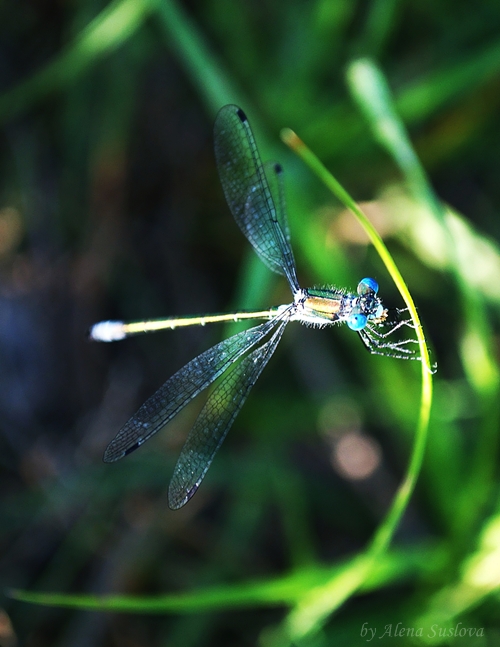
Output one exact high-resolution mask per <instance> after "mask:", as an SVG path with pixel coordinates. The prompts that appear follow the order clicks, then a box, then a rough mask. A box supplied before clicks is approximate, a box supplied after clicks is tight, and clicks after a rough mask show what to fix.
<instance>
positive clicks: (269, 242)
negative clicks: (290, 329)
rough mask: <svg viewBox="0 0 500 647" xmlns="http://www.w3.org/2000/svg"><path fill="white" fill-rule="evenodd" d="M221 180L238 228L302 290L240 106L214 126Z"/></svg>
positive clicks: (269, 262) (274, 267)
mask: <svg viewBox="0 0 500 647" xmlns="http://www.w3.org/2000/svg"><path fill="white" fill-rule="evenodd" d="M214 137H215V158H216V161H217V168H218V171H219V177H220V181H221V184H222V188H223V190H224V195H225V196H226V200H227V203H228V205H229V208H230V209H231V213H232V214H233V216H234V219H235V220H236V222H237V223H238V226H239V227H240V229H241V230H242V232H243V233H244V234H245V236H246V237H247V238H248V240H249V241H250V243H251V244H252V245H253V248H254V249H255V251H256V252H257V254H258V255H259V256H260V258H261V259H262V261H263V262H264V263H265V264H266V265H267V266H268V267H269V268H270V269H271V270H273V272H277V273H278V274H283V275H284V276H286V277H287V279H288V282H289V283H290V287H291V289H292V292H293V293H294V294H295V292H297V291H298V290H299V284H298V281H297V276H296V272H295V261H294V258H293V252H292V248H291V246H290V242H289V239H288V236H287V233H286V232H285V231H283V227H282V224H281V223H280V220H279V219H278V216H277V211H276V205H275V204H274V202H273V197H272V194H271V191H270V189H269V184H268V182H267V179H266V174H265V172H264V168H263V166H262V162H261V160H260V156H259V152H258V150H257V144H256V143H255V139H254V136H253V133H252V130H251V128H250V124H249V123H248V119H247V117H246V115H245V113H244V112H243V110H241V108H238V107H237V106H233V105H228V106H224V107H223V108H221V110H220V111H219V114H218V115H217V118H216V120H215V125H214Z"/></svg>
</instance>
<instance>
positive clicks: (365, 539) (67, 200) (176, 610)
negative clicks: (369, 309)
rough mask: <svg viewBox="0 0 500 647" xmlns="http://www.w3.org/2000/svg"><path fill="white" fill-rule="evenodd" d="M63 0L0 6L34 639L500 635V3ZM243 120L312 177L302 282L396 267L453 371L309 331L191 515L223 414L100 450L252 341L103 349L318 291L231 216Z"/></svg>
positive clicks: (1, 333) (295, 185) (460, 638)
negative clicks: (274, 259)
mask: <svg viewBox="0 0 500 647" xmlns="http://www.w3.org/2000/svg"><path fill="white" fill-rule="evenodd" d="M52 12H53V13H50V12H49V13H48V14H46V15H44V14H43V13H42V11H41V9H40V7H37V6H35V5H33V6H31V7H30V8H29V11H26V12H23V11H22V10H21V8H17V7H16V8H14V7H11V9H7V8H6V6H5V5H4V6H2V7H1V8H0V18H1V19H2V20H0V24H2V25H3V26H2V27H0V34H1V39H0V47H1V48H2V51H3V53H4V56H3V60H5V61H7V62H6V63H5V67H4V70H3V72H2V77H1V78H2V86H3V93H2V94H0V122H1V123H2V125H3V128H4V134H3V136H2V140H1V148H0V164H1V169H2V174H1V179H0V263H1V265H0V267H1V275H0V293H1V294H0V298H1V299H2V304H1V309H2V312H3V313H4V314H3V315H2V317H1V318H0V356H1V357H2V374H1V376H0V379H1V381H2V392H3V394H4V395H3V396H2V398H1V399H0V406H1V412H2V416H1V419H2V421H1V422H0V429H1V430H2V436H1V438H2V440H1V441H0V442H1V445H0V448H1V452H0V454H1V456H2V458H1V462H0V466H1V476H0V484H1V487H2V498H1V501H0V541H1V544H0V545H1V546H2V553H3V555H4V557H3V568H2V585H3V588H4V589H8V595H7V596H6V597H5V599H4V600H3V607H4V608H5V609H6V615H5V618H4V621H3V622H4V625H5V627H6V636H7V638H6V640H5V641H4V642H5V644H13V643H12V642H10V643H9V642H8V640H11V641H12V640H13V636H14V634H18V637H19V640H20V643H21V644H24V643H28V641H29V640H31V641H32V642H37V643H38V644H51V645H56V644H61V645H63V644H73V642H75V643H76V641H80V642H82V641H86V643H87V644H93V645H100V644H103V645H106V644H114V643H118V644H126V643H127V642H128V641H134V640H135V642H144V643H146V642H147V643H148V644H154V645H156V644H158V645H160V644H165V645H169V647H172V646H175V645H177V644H178V645H182V647H189V645H197V646H202V645H225V644H227V645H234V644H257V645H261V646H262V647H282V646H283V647H284V646H285V645H307V646H316V645H318V646H323V645H325V646H326V645H331V644H350V645H358V644H364V643H365V642H369V641H370V640H369V639H370V637H371V638H372V641H373V642H377V644H380V645H394V644H398V645H415V644H417V645H419V644H421V645H424V644H440V645H460V646H466V645H467V646H468V645H471V646H474V647H476V646H482V645H489V644H496V642H498V635H499V631H498V623H497V620H496V619H497V616H498V600H499V583H500V566H499V564H500V559H499V557H498V544H499V537H498V535H499V530H498V527H499V523H500V521H499V519H500V508H499V505H498V469H497V462H498V432H499V428H500V425H499V417H500V408H499V393H498V391H499V362H498V349H497V336H498V333H497V329H498V312H499V304H500V288H499V285H500V283H499V280H498V277H499V276H500V246H499V243H498V239H499V236H500V228H499V227H498V217H497V213H498V209H497V205H498V204H500V189H499V186H500V185H499V183H498V176H499V173H500V157H499V151H500V137H499V132H500V130H499V128H498V117H497V115H498V96H500V95H499V94H498V72H499V69H500V44H499V41H498V28H499V26H500V8H499V7H498V6H497V3H495V2H488V1H487V0H482V2H481V3H480V4H479V5H475V6H474V9H473V10H472V9H471V6H470V4H465V3H463V4H457V3H452V2H448V1H446V2H441V3H428V4H419V5H415V4H411V3H408V2H407V3H405V2H402V1H399V2H398V1H397V0H374V1H373V2H371V3H368V4H367V5H361V4H356V3H353V2H349V1H348V0H317V1H316V2H312V3H304V2H300V1H298V0H290V2H287V3H286V4H283V3H272V2H271V3H236V2H230V1H229V0H222V1H221V0H217V1H215V0H204V1H203V2H198V3H194V4H193V5H192V6H191V13H189V12H188V11H187V10H186V8H185V7H184V6H183V5H181V4H180V3H175V2H173V1H172V0H140V1H138V0H134V1H131V0H115V1H113V2H111V3H109V4H108V5H107V6H102V4H101V3H93V2H89V1H83V0H82V1H80V2H78V3H73V4H71V5H64V6H63V5H60V4H59V5H57V6H56V5H55V4H54V6H53V7H52ZM35 34H37V39H35V40H33V39H34V35H35ZM226 103H236V104H238V105H241V106H242V107H243V108H244V110H245V112H246V113H247V114H248V116H249V118H250V121H251V123H252V127H253V129H254V132H255V135H256V139H257V142H258V144H259V147H260V151H261V154H262V157H263V158H264V159H269V158H271V159H278V160H279V161H280V162H281V163H282V165H283V167H284V169H285V177H286V189H287V198H288V209H289V215H290V224H291V234H292V244H293V247H294V251H295V253H296V257H297V265H298V270H299V279H300V282H301V285H303V286H312V285H318V286H319V285H327V284H334V285H336V286H339V287H347V288H349V289H352V288H353V287H354V286H355V285H356V284H357V282H358V280H359V279H360V278H361V277H363V276H375V277H376V279H377V281H378V282H379V284H380V294H381V296H382V298H383V299H384V303H385V304H386V305H388V306H390V307H403V302H404V304H405V305H406V307H408V308H409V310H410V313H411V316H412V318H413V321H414V324H415V334H416V335H417V337H418V341H419V344H420V352H421V355H422V357H423V359H424V361H422V362H419V363H417V362H402V361H397V360H391V359H388V358H384V357H374V356H371V355H369V354H368V353H366V351H364V349H363V348H362V346H361V344H360V343H359V340H357V339H356V335H354V334H353V333H352V332H351V331H349V330H343V329H341V328H338V329H329V330H325V331H317V330H306V329H302V328H299V327H298V326H289V328H290V330H287V334H286V335H285V338H284V340H283V342H282V345H281V346H280V351H279V352H278V353H277V356H276V358H273V360H272V362H271V363H270V365H269V366H268V368H267V369H266V371H265V373H264V374H263V376H262V378H261V379H260V381H259V383H258V385H257V386H256V387H255V388H254V390H253V391H252V393H251V395H250V398H249V400H248V402H247V403H246V404H245V407H244V409H243V411H242V413H241V415H240V416H239V418H238V420H237V422H236V424H235V426H234V429H233V430H232V431H231V433H230V435H229V437H228V439H227V441H226V443H225V444H224V447H223V448H222V450H221V451H220V452H219V454H218V455H217V457H216V459H215V462H214V464H213V466H212V467H211V469H210V472H209V475H208V477H207V479H206V481H205V482H204V483H203V485H202V487H201V489H200V491H199V492H198V493H197V494H196V496H195V497H194V498H193V500H192V501H191V502H190V504H189V505H188V506H187V507H186V508H184V509H183V510H181V511H178V512H175V513H174V512H171V511H168V510H167V505H166V489H167V487H168V481H169V477H170V475H171V473H172V468H173V465H174V461H175V459H176V456H177V455H178V452H179V450H180V447H181V446H182V439H183V438H184V436H185V434H186V432H187V430H188V429H189V427H190V425H191V424H192V422H193V420H194V417H195V415H196V411H194V410H193V408H188V409H187V410H186V411H185V412H183V414H182V415H180V416H178V418H176V419H175V420H174V421H172V423H171V424H170V425H169V428H168V429H167V430H166V431H164V432H163V433H162V434H161V435H159V436H158V437H157V438H155V439H154V440H152V441H150V442H149V443H147V444H146V445H145V446H144V447H143V448H141V450H140V451H138V452H137V453H136V454H134V455H132V456H130V457H128V458H126V459H125V460H124V461H122V462H120V463H118V464H116V465H111V466H109V465H102V464H101V463H100V456H101V454H102V451H103V449H104V447H105V445H106V444H107V441H109V440H110V438H111V437H112V436H113V435H114V433H115V432H116V431H117V430H118V428H119V427H120V425H121V424H122V423H123V422H124V421H125V420H126V419H127V417H128V416H129V415H130V414H131V413H132V412H133V411H134V409H135V408H136V407H137V406H138V405H140V404H141V402H142V401H143V400H144V399H145V398H146V397H147V396H148V395H149V394H151V393H152V391H153V390H154V389H155V388H156V387H158V386H159V385H160V384H161V382H162V380H165V379H166V378H167V377H169V376H170V375H171V374H172V373H173V372H174V371H175V370H176V369H177V368H179V366H181V365H182V363H183V362H185V361H187V360H189V359H191V358H192V357H194V356H195V355H196V354H197V353H199V352H201V351H202V350H204V349H205V348H207V347H208V346H209V345H210V343H214V342H215V341H217V340H218V339H220V338H221V336H222V335H223V333H224V332H226V333H227V332H231V331H222V330H210V331H209V330H203V331H198V332H183V331H175V332H172V333H170V332H169V333H165V334H164V335H163V336H159V337H158V338H156V339H155V338H148V339H144V340H141V339H138V340H130V341H127V342H125V343H123V344H122V345H117V346H116V347H106V348H103V347H95V346H90V345H89V344H88V343H87V342H86V341H85V340H84V339H83V334H84V331H85V329H86V328H87V327H88V325H90V324H91V323H93V322H94V321H97V320H99V319H104V318H114V317H116V318H123V319H138V318H139V317H141V316H144V317H158V316H162V315H165V316H169V315H182V314H190V313H194V312H197V311H199V312H203V311H206V312H209V311H223V310H230V309H231V308H232V306H235V307H245V308H250V307H254V306H258V307H261V306H264V305H274V304H277V303H286V302H287V300H289V298H290V297H289V295H287V293H286V289H287V288H286V285H284V281H281V280H280V279H279V278H277V277H273V276H270V273H269V272H268V271H267V270H266V269H265V268H263V266H262V264H261V263H260V261H259V260H258V259H256V258H255V255H254V254H253V252H252V251H251V250H249V249H248V248H249V245H248V244H247V243H246V241H244V240H242V238H243V237H242V236H241V235H240V234H239V231H238V230H237V227H236V226H235V225H234V223H233V222H232V220H231V217H230V215H229V210H228V209H227V207H226V206H225V205H224V202H223V198H222V191H221V190H220V187H219V184H218V180H217V178H216V173H215V165H214V160H213V155H212V153H211V146H212V136H211V123H212V122H213V117H214V116H215V113H216V111H217V109H218V108H219V107H221V106H222V105H224V104H226ZM203 110H205V112H204V111H203ZM284 127H289V128H293V131H294V132H296V133H297V136H298V137H300V139H301V140H302V141H303V142H305V143H306V144H307V147H306V146H305V145H304V144H302V142H301V141H300V140H298V139H297V138H294V137H292V136H291V135H290V131H286V132H287V133H288V135H286V133H285V135H286V137H285V138H286V140H287V141H289V142H290V141H291V142H292V148H295V149H296V152H298V153H299V157H297V156H295V155H293V154H292V153H291V152H290V151H289V150H287V148H286V147H284V146H282V145H281V144H280V142H279V137H278V135H279V132H280V131H281V129H282V128H284ZM311 151H312V152H311ZM319 160H321V162H319ZM304 162H306V163H304ZM308 165H309V166H310V167H311V168H312V169H313V171H314V172H313V173H311V171H310V169H309V168H308ZM327 169H328V170H327ZM318 178H319V179H320V180H321V181H322V182H323V183H324V184H325V185H326V187H327V188H328V189H330V190H331V191H333V193H334V195H335V196H336V197H334V196H333V195H332V193H331V192H330V191H328V190H326V189H325V187H324V186H323V185H322V183H321V182H319V181H318ZM335 178H338V180H337V179H335ZM342 187H345V189H344V188H342ZM351 196H353V197H351ZM358 205H359V206H358ZM344 208H345V209H344ZM349 209H350V210H351V211H354V212H355V214H356V215H357V217H358V218H359V219H360V220H361V221H362V224H363V226H364V227H365V230H366V231H367V233H368V237H367V235H366V234H365V233H363V232H362V231H361V230H360V229H359V226H358V224H357V223H356V220H355V218H354V217H353V216H352V214H351V213H349V212H348V210H349ZM369 239H370V240H369ZM245 254H246V257H245ZM242 259H243V261H242ZM394 286H396V287H394ZM396 288H397V289H396ZM398 290H399V293H398ZM420 321H422V322H423V324H422V325H421V324H420ZM422 326H423V327H422ZM424 333H425V335H424ZM427 343H429V344H430V346H431V354H430V359H429V354H428V351H427ZM434 362H437V364H438V372H437V373H436V374H435V375H434V376H432V375H431V366H432V365H433V364H434ZM419 369H421V370H419ZM433 383H434V389H435V400H434V403H433V404H432V408H431V401H432V390H433ZM359 470H361V471H359ZM363 470H365V471H363ZM20 601H23V602H20ZM27 603H29V604H27ZM33 603H36V605H37V606H34V605H33ZM47 605H48V606H50V607H57V608H58V609H59V610H58V611H54V609H50V610H49V609H47V608H46V607H47ZM63 609H64V610H63ZM83 610H87V612H88V613H87V614H84V613H83ZM98 612H113V613H106V614H104V615H103V614H102V613H98ZM117 613H119V614H124V615H116V614H117ZM8 618H10V620H11V621H12V626H11V627H10V625H9V622H8ZM9 627H10V628H9ZM1 639H2V640H3V637H1Z"/></svg>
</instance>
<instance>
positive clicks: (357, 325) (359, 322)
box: [347, 312, 367, 330]
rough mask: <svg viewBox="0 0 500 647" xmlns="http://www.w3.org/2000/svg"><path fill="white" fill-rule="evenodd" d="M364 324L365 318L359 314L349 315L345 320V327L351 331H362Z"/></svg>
mask: <svg viewBox="0 0 500 647" xmlns="http://www.w3.org/2000/svg"><path fill="white" fill-rule="evenodd" d="M366 322H367V318H366V316H365V315H363V314H361V313H360V312H359V313H358V314H353V315H351V316H350V317H348V319H347V325H348V326H349V328H350V329H351V330H363V328H364V327H365V326H366Z"/></svg>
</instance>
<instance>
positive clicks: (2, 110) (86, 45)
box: [0, 0, 156, 123]
mask: <svg viewBox="0 0 500 647" xmlns="http://www.w3.org/2000/svg"><path fill="white" fill-rule="evenodd" d="M155 4H156V1H155V0H114V2H111V3H110V4H109V5H108V6H107V7H106V8H105V9H103V10H102V11H101V13H100V14H99V15H98V16H96V17H95V18H94V19H93V20H92V21H91V22H90V23H89V24H88V25H87V27H85V28H84V29H83V30H82V31H81V32H80V34H79V35H78V36H77V38H75V39H74V41H73V42H72V43H70V44H69V45H68V46H67V47H66V49H65V50H64V51H63V52H62V53H61V54H60V55H58V56H57V57H56V58H55V59H54V60H53V61H52V62H50V63H48V64H47V65H46V66H45V67H44V68H42V69H41V70H40V71H38V72H36V73H35V74H34V75H33V76H31V77H29V78H28V79H26V80H25V81H22V82H21V83H20V84H19V85H17V86H16V87H14V88H12V89H11V90H8V91H6V92H4V93H3V94H2V95H1V96H0V123H1V122H5V121H7V120H8V119H11V118H12V117H14V116H16V115H17V114H19V113H22V112H24V111H26V110H29V109H31V108H32V106H33V104H34V103H35V102H36V101H38V100H40V99H41V98H43V97H45V96H47V95H49V94H50V93H51V92H54V91H55V90H58V89H61V88H63V87H64V86H65V85H67V84H68V83H74V82H75V81H76V80H77V79H78V78H79V76H80V75H81V74H82V73H83V72H85V70H86V69H87V68H88V67H89V66H90V65H92V64H94V63H95V62H96V61H97V60H98V59H99V58H101V57H102V56H104V55H105V54H106V53H108V52H110V51H112V50H114V49H115V48H116V47H118V46H119V45H120V44H121V43H123V42H124V41H125V40H126V39H127V38H129V37H130V36H131V35H132V34H133V33H134V32H135V31H136V30H137V29H138V28H139V27H140V26H141V25H142V23H143V22H144V20H145V18H146V17H147V16H148V15H149V13H150V12H151V9H152V8H153V6H154V5H155Z"/></svg>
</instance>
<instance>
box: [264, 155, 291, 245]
mask: <svg viewBox="0 0 500 647" xmlns="http://www.w3.org/2000/svg"><path fill="white" fill-rule="evenodd" d="M264 173H265V174H266V179H267V183H268V185H269V189H270V191H271V196H272V198H273V202H274V206H275V208H276V216H277V218H278V222H279V224H280V227H281V230H282V231H283V233H284V234H285V238H286V240H287V242H288V243H290V240H291V239H290V227H289V225H288V216H287V213H286V202H285V187H284V183H283V167H282V166H281V164H279V163H278V162H264Z"/></svg>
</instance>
